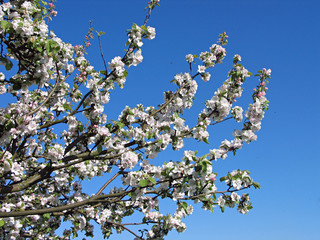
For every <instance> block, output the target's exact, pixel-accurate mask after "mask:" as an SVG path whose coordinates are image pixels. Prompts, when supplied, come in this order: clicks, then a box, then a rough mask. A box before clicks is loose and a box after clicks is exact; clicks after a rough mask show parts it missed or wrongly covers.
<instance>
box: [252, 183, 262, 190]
mask: <svg viewBox="0 0 320 240" xmlns="http://www.w3.org/2000/svg"><path fill="white" fill-rule="evenodd" d="M252 185H253V186H254V188H255V189H257V188H259V189H260V188H261V186H260V184H259V183H257V182H253V183H252Z"/></svg>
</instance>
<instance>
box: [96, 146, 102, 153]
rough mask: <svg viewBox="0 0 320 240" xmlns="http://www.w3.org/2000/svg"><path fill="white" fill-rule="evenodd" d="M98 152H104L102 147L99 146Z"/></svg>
mask: <svg viewBox="0 0 320 240" xmlns="http://www.w3.org/2000/svg"><path fill="white" fill-rule="evenodd" d="M97 150H98V153H101V152H102V146H101V145H98V147H97Z"/></svg>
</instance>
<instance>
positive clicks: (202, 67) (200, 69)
mask: <svg viewBox="0 0 320 240" xmlns="http://www.w3.org/2000/svg"><path fill="white" fill-rule="evenodd" d="M205 70H206V67H205V66H203V65H198V73H204V72H205Z"/></svg>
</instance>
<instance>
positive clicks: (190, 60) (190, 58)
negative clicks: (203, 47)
mask: <svg viewBox="0 0 320 240" xmlns="http://www.w3.org/2000/svg"><path fill="white" fill-rule="evenodd" d="M186 61H187V62H188V63H192V62H193V61H194V57H193V55H192V54H188V55H186Z"/></svg>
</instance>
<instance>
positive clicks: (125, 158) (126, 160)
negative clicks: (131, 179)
mask: <svg viewBox="0 0 320 240" xmlns="http://www.w3.org/2000/svg"><path fill="white" fill-rule="evenodd" d="M138 160H139V159H138V156H137V154H135V153H134V152H131V151H129V152H125V153H124V154H122V155H121V164H120V167H122V168H124V169H125V168H129V169H132V168H133V167H134V166H135V165H136V164H137V163H138Z"/></svg>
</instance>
